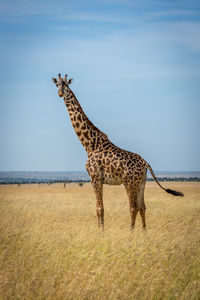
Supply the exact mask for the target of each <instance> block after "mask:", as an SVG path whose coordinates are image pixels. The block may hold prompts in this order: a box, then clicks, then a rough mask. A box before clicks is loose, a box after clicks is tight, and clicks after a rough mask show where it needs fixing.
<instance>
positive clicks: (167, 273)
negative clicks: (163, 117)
mask: <svg viewBox="0 0 200 300" xmlns="http://www.w3.org/2000/svg"><path fill="white" fill-rule="evenodd" d="M165 186H167V188H172V189H177V190H180V191H182V192H183V193H184V194H185V197H183V198H179V197H173V196H171V195H169V194H166V193H164V192H163V191H162V190H161V189H159V187H157V185H156V184H155V183H147V187H146V191H145V199H146V206H147V213H146V214H147V231H146V233H144V232H143V231H142V225H141V219H140V216H139V215H138V217H137V220H136V228H135V231H134V232H133V233H131V232H130V230H129V228H130V216H129V207H128V199H127V196H126V193H125V191H124V188H123V186H115V187H114V186H113V187H110V186H104V207H105V232H101V231H99V230H98V227H97V219H96V211H95V210H96V209H95V197H94V193H93V190H92V187H91V185H90V184H84V185H83V186H82V187H80V186H79V185H77V184H68V185H66V187H65V188H64V186H63V185H62V184H53V185H49V186H48V185H22V186H20V187H18V186H14V185H13V186H1V187H0V242H1V249H0V250H1V257H0V298H1V299H200V218H199V217H200V184H199V183H165Z"/></svg>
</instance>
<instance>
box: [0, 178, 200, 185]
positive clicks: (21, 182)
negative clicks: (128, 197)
mask: <svg viewBox="0 0 200 300" xmlns="http://www.w3.org/2000/svg"><path fill="white" fill-rule="evenodd" d="M157 179H158V181H187V182H188V181H193V182H194V181H195V182H199V181H200V177H188V178H186V177H157ZM147 181H154V179H153V178H147ZM87 182H90V180H71V179H70V180H66V179H55V180H54V179H52V180H39V179H33V180H32V179H24V180H20V179H18V180H1V181H0V184H18V185H20V184H45V183H46V184H53V183H64V184H67V183H78V184H79V185H80V186H82V185H83V184H84V183H87Z"/></svg>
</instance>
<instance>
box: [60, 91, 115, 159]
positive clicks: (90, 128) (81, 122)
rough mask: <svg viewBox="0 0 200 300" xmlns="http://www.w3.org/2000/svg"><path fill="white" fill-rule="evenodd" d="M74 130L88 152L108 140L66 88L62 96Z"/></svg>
mask: <svg viewBox="0 0 200 300" xmlns="http://www.w3.org/2000/svg"><path fill="white" fill-rule="evenodd" d="M64 102H65V105H66V107H67V110H68V113H69V116H70V119H71V122H72V125H73V127H74V130H75V132H76V134H77V136H78V138H79V140H80V142H81V143H82V145H83V147H84V148H85V150H86V151H87V153H88V154H90V153H91V152H93V151H94V150H97V149H98V148H100V146H101V144H102V143H105V142H106V141H109V139H108V137H107V135H106V134H105V133H103V132H101V131H100V130H99V129H98V128H97V127H95V126H94V124H93V123H92V122H91V121H90V120H89V119H88V117H87V116H86V114H85V113H84V111H83V109H82V107H81V105H80V103H79V102H78V100H77V99H76V97H75V95H74V93H73V92H72V91H71V90H70V89H68V92H67V94H65V96H64Z"/></svg>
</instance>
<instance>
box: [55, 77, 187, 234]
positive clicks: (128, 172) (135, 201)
mask: <svg viewBox="0 0 200 300" xmlns="http://www.w3.org/2000/svg"><path fill="white" fill-rule="evenodd" d="M53 82H54V83H55V84H56V85H57V87H58V95H59V96H60V97H63V98H64V102H65V105H66V107H67V110H68V113H69V116H70V119H71V122H72V125H73V127H74V130H75V132H76V134H77V136H78V138H79V140H80V141H81V143H82V145H83V147H84V148H85V150H86V152H87V154H88V160H87V162H86V165H85V167H86V170H87V172H88V174H89V176H90V178H91V183H92V186H93V189H94V192H95V194H96V211H97V217H98V224H99V226H100V227H102V228H104V206H103V184H110V185H119V184H124V186H125V189H126V192H127V195H128V198H129V204H130V215H131V229H133V228H134V225H135V219H136V216H137V213H138V211H139V212H140V215H141V218H142V224H143V228H144V229H145V228H146V221H145V209H146V206H145V202H144V189H145V183H146V173H147V169H149V170H150V172H151V174H152V176H153V178H154V180H155V181H156V182H157V183H158V185H159V186H160V187H161V188H162V189H163V190H165V191H166V192H168V193H170V194H173V195H175V196H183V194H182V193H180V192H176V191H173V190H169V189H165V188H163V187H162V186H161V185H160V183H159V182H158V181H157V178H156V176H155V174H154V172H153V170H152V168H151V167H150V165H149V164H148V163H147V162H146V161H145V160H144V159H143V158H142V157H141V156H140V155H139V154H136V153H132V152H130V151H127V150H123V149H121V148H119V147H117V146H115V145H114V144H113V143H112V142H111V141H110V140H109V139H108V137H107V135H106V134H105V133H103V132H101V131H100V130H99V129H98V128H97V127H96V126H94V124H93V123H92V122H91V121H90V120H89V119H88V117H87V116H86V114H85V113H84V112H83V110H82V108H81V106H80V104H79V102H78V100H77V99H76V97H75V95H74V94H73V92H72V91H71V90H70V88H69V84H70V83H71V82H72V80H71V79H70V80H69V81H68V80H67V75H65V77H64V79H63V78H61V76H60V74H59V75H58V80H57V79H55V78H53Z"/></svg>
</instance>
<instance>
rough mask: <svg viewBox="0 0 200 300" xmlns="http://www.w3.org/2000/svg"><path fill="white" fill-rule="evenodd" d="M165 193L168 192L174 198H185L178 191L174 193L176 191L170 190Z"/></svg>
mask: <svg viewBox="0 0 200 300" xmlns="http://www.w3.org/2000/svg"><path fill="white" fill-rule="evenodd" d="M165 191H166V192H167V193H169V194H172V195H174V196H180V197H183V196H184V194H183V193H181V192H178V191H174V190H170V189H166V190H165Z"/></svg>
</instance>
